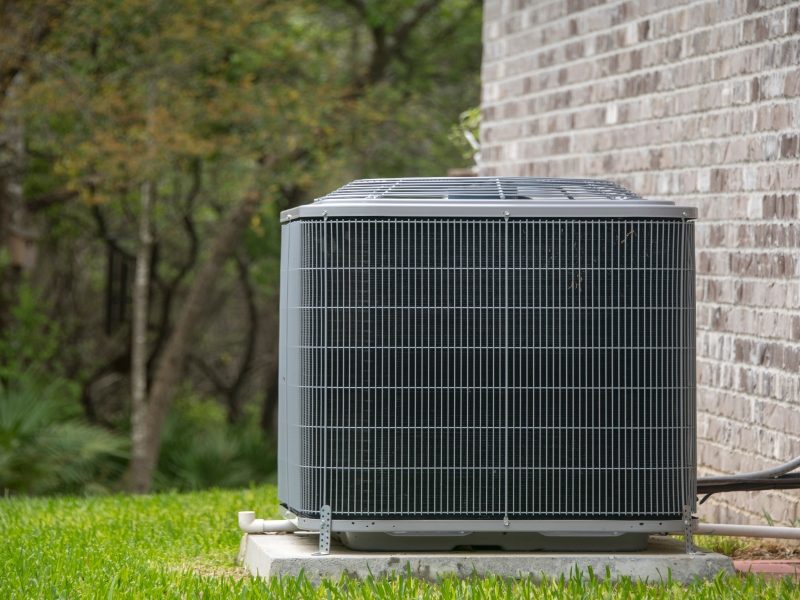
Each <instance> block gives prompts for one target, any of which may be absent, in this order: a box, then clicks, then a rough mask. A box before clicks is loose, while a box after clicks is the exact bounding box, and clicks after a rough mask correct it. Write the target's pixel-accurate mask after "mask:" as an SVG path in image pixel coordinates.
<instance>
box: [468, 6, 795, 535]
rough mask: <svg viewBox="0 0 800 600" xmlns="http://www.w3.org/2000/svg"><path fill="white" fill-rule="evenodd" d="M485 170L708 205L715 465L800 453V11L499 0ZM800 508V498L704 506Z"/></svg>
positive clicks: (702, 421)
mask: <svg viewBox="0 0 800 600" xmlns="http://www.w3.org/2000/svg"><path fill="white" fill-rule="evenodd" d="M484 10H485V13H484V14H485V23H484V44H485V47H484V67H483V71H482V77H483V106H482V110H483V112H482V118H483V122H482V127H481V136H482V143H483V148H482V159H483V164H482V165H481V166H480V171H481V173H482V174H484V175H497V174H508V175H535V176H548V177H559V176H586V177H596V176H597V177H603V178H608V179H613V180H616V181H618V182H619V183H621V184H622V185H625V186H627V187H630V188H631V189H634V190H635V191H637V192H638V193H640V194H642V195H644V196H647V197H653V198H655V199H663V198H669V199H673V200H676V201H678V202H680V203H683V204H686V205H689V206H694V207H696V208H697V209H698V214H699V222H698V223H697V226H696V233H697V235H696V243H697V257H696V258H697V261H696V266H697V281H696V294H697V301H698V305H697V311H696V322H697V327H698V335H697V355H698V362H697V383H698V389H697V402H698V408H699V415H698V427H699V431H700V437H701V439H700V443H699V449H698V456H699V463H700V468H701V470H708V471H709V472H714V473H721V472H725V473H732V472H737V471H745V470H756V469H759V468H763V467H766V466H770V465H774V464H775V463H776V462H777V461H780V460H786V459H787V458H788V457H790V456H792V455H793V453H794V455H796V454H800V167H798V164H800V135H798V130H800V70H798V69H797V68H796V65H797V64H799V63H800V7H798V6H797V5H796V3H784V2H782V1H780V0H733V1H731V2H719V1H718V0H708V1H702V0H691V1H690V0H681V1H678V0H627V1H623V2H620V3H618V4H613V5H605V4H602V3H600V2H599V1H598V0H569V1H568V2H549V3H539V2H530V1H527V0H508V1H503V2H501V1H499V0H488V1H487V2H486V4H485V9H484ZM764 509H766V510H767V511H768V512H770V514H772V516H773V517H774V518H776V519H789V518H791V517H792V516H793V515H794V516H795V517H796V516H797V515H798V514H800V498H798V497H797V495H796V494H795V495H794V496H792V495H791V494H788V493H782V492H774V493H769V494H763V493H762V494H747V493H736V494H726V495H724V496H722V495H721V496H719V497H715V498H713V499H712V500H710V501H709V502H708V503H706V504H704V505H703V508H702V510H701V515H706V516H707V515H713V516H714V518H715V519H719V520H723V521H729V522H742V523H745V522H763V521H764V517H763V514H762V511H763V510H764Z"/></svg>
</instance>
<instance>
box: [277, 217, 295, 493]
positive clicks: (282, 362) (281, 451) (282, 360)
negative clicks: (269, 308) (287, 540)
mask: <svg viewBox="0 0 800 600" xmlns="http://www.w3.org/2000/svg"><path fill="white" fill-rule="evenodd" d="M291 229H292V225H284V226H282V227H281V280H280V286H281V287H280V310H279V318H280V323H279V330H278V499H279V500H280V501H281V502H283V503H288V502H289V501H290V498H289V487H288V485H289V480H288V477H289V472H288V466H287V459H288V436H287V435H286V432H287V431H288V421H287V419H286V334H287V327H288V325H289V319H288V303H287V294H288V291H289V236H290V235H291V233H290V231H291Z"/></svg>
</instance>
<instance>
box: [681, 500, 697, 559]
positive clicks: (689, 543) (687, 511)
mask: <svg viewBox="0 0 800 600" xmlns="http://www.w3.org/2000/svg"><path fill="white" fill-rule="evenodd" d="M683 543H684V546H685V548H686V554H696V553H697V547H696V546H695V545H694V531H693V530H692V509H691V508H689V505H688V504H684V505H683Z"/></svg>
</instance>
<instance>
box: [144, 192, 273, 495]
mask: <svg viewBox="0 0 800 600" xmlns="http://www.w3.org/2000/svg"><path fill="white" fill-rule="evenodd" d="M259 202H260V195H259V194H258V193H256V192H252V193H250V194H248V195H247V196H245V198H244V199H243V200H242V201H241V202H240V203H239V204H238V205H237V206H236V207H234V208H233V210H232V211H231V213H230V214H229V216H228V217H227V219H226V220H225V222H224V223H223V224H222V225H221V226H220V229H219V231H218V233H217V235H216V237H215V238H214V240H213V241H212V244H211V249H210V251H209V254H208V258H207V259H206V260H205V262H203V263H202V265H201V267H200V270H199V272H198V273H197V275H196V277H195V279H194V281H193V282H192V285H191V287H190V289H189V294H188V296H187V298H186V301H185V302H184V303H183V306H182V307H181V310H180V314H179V316H178V318H177V319H176V322H175V326H174V327H173V329H172V332H171V333H170V335H169V338H168V339H167V341H166V343H165V344H164V350H163V351H162V353H161V356H160V357H159V359H158V363H157V365H156V370H155V375H154V377H153V383H152V386H151V387H150V393H149V394H148V398H147V408H146V414H145V418H144V423H143V428H142V436H141V438H139V439H137V438H135V437H134V438H133V443H134V451H133V456H132V458H131V463H130V466H129V482H130V486H131V489H132V491H134V492H138V493H146V492H148V491H150V488H151V485H152V481H153V474H154V472H155V469H156V465H157V463H158V456H159V453H160V451H161V433H162V430H163V428H164V420H165V419H166V417H167V413H168V411H169V406H170V403H171V401H172V398H173V396H174V395H175V392H176V390H177V388H178V384H179V383H180V380H181V377H182V375H183V371H184V368H185V366H186V356H187V353H188V349H189V344H190V343H191V340H192V334H193V333H194V331H195V330H196V329H197V328H198V327H199V325H200V323H201V321H202V317H203V314H204V313H205V311H206V308H207V303H208V298H209V297H210V295H211V290H212V288H213V287H214V284H215V283H216V281H217V278H218V277H219V274H220V271H221V270H222V268H223V266H224V265H225V262H226V261H227V259H228V258H229V257H230V256H231V254H232V253H233V251H234V250H235V248H236V245H237V244H238V242H239V239H240V237H241V235H242V232H243V231H244V230H245V228H246V227H247V224H248V223H249V222H250V218H251V217H252V216H253V213H255V211H256V209H257V208H258V205H259Z"/></svg>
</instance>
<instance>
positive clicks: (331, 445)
mask: <svg viewBox="0 0 800 600" xmlns="http://www.w3.org/2000/svg"><path fill="white" fill-rule="evenodd" d="M695 217H696V211H695V210H694V209H693V208H683V207H678V206H675V205H674V203H673V202H668V201H652V200H643V199H641V198H640V197H638V196H636V195H635V194H633V193H631V192H629V191H627V190H625V189H623V188H621V187H618V186H617V185H615V184H613V183H610V182H606V181H594V180H572V179H538V178H522V177H478V178H413V179H375V180H360V181H354V182H352V183H350V184H348V185H346V186H344V187H342V188H341V189H339V190H337V191H335V192H333V193H331V194H329V195H327V196H325V197H323V198H320V199H318V200H317V201H315V202H314V203H313V204H309V205H306V206H301V207H299V208H293V209H291V210H288V211H285V212H284V213H283V214H282V223H283V226H282V255H281V308H280V375H279V377H280V408H279V413H280V414H279V423H280V424H279V428H280V440H279V447H280V449H279V495H280V500H281V502H282V504H283V505H284V506H285V508H286V509H287V510H288V511H289V512H291V513H292V514H293V515H294V516H295V523H296V524H297V526H298V527H299V528H300V529H304V530H312V531H316V530H321V531H322V534H323V536H327V535H328V533H329V532H331V531H332V532H333V535H335V536H338V537H339V538H340V539H341V541H342V542H343V543H344V544H346V545H347V546H350V547H352V548H358V549H415V548H419V549H452V548H457V547H461V546H472V547H475V546H495V547H501V548H506V549H553V550H558V549H563V550H566V549H606V550H612V549H613V550H635V549H640V548H642V547H644V546H645V545H646V543H647V536H648V535H649V534H656V533H667V532H673V531H679V530H682V529H683V526H684V523H685V519H687V518H688V517H687V515H688V516H690V515H691V513H692V512H693V511H694V508H695V499H696V496H695V489H696V468H695V466H696V456H695V438H696V431H695V335H694V328H695V317H694V315H695V304H694V226H693V219H694V218H695ZM324 539H327V537H324Z"/></svg>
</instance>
